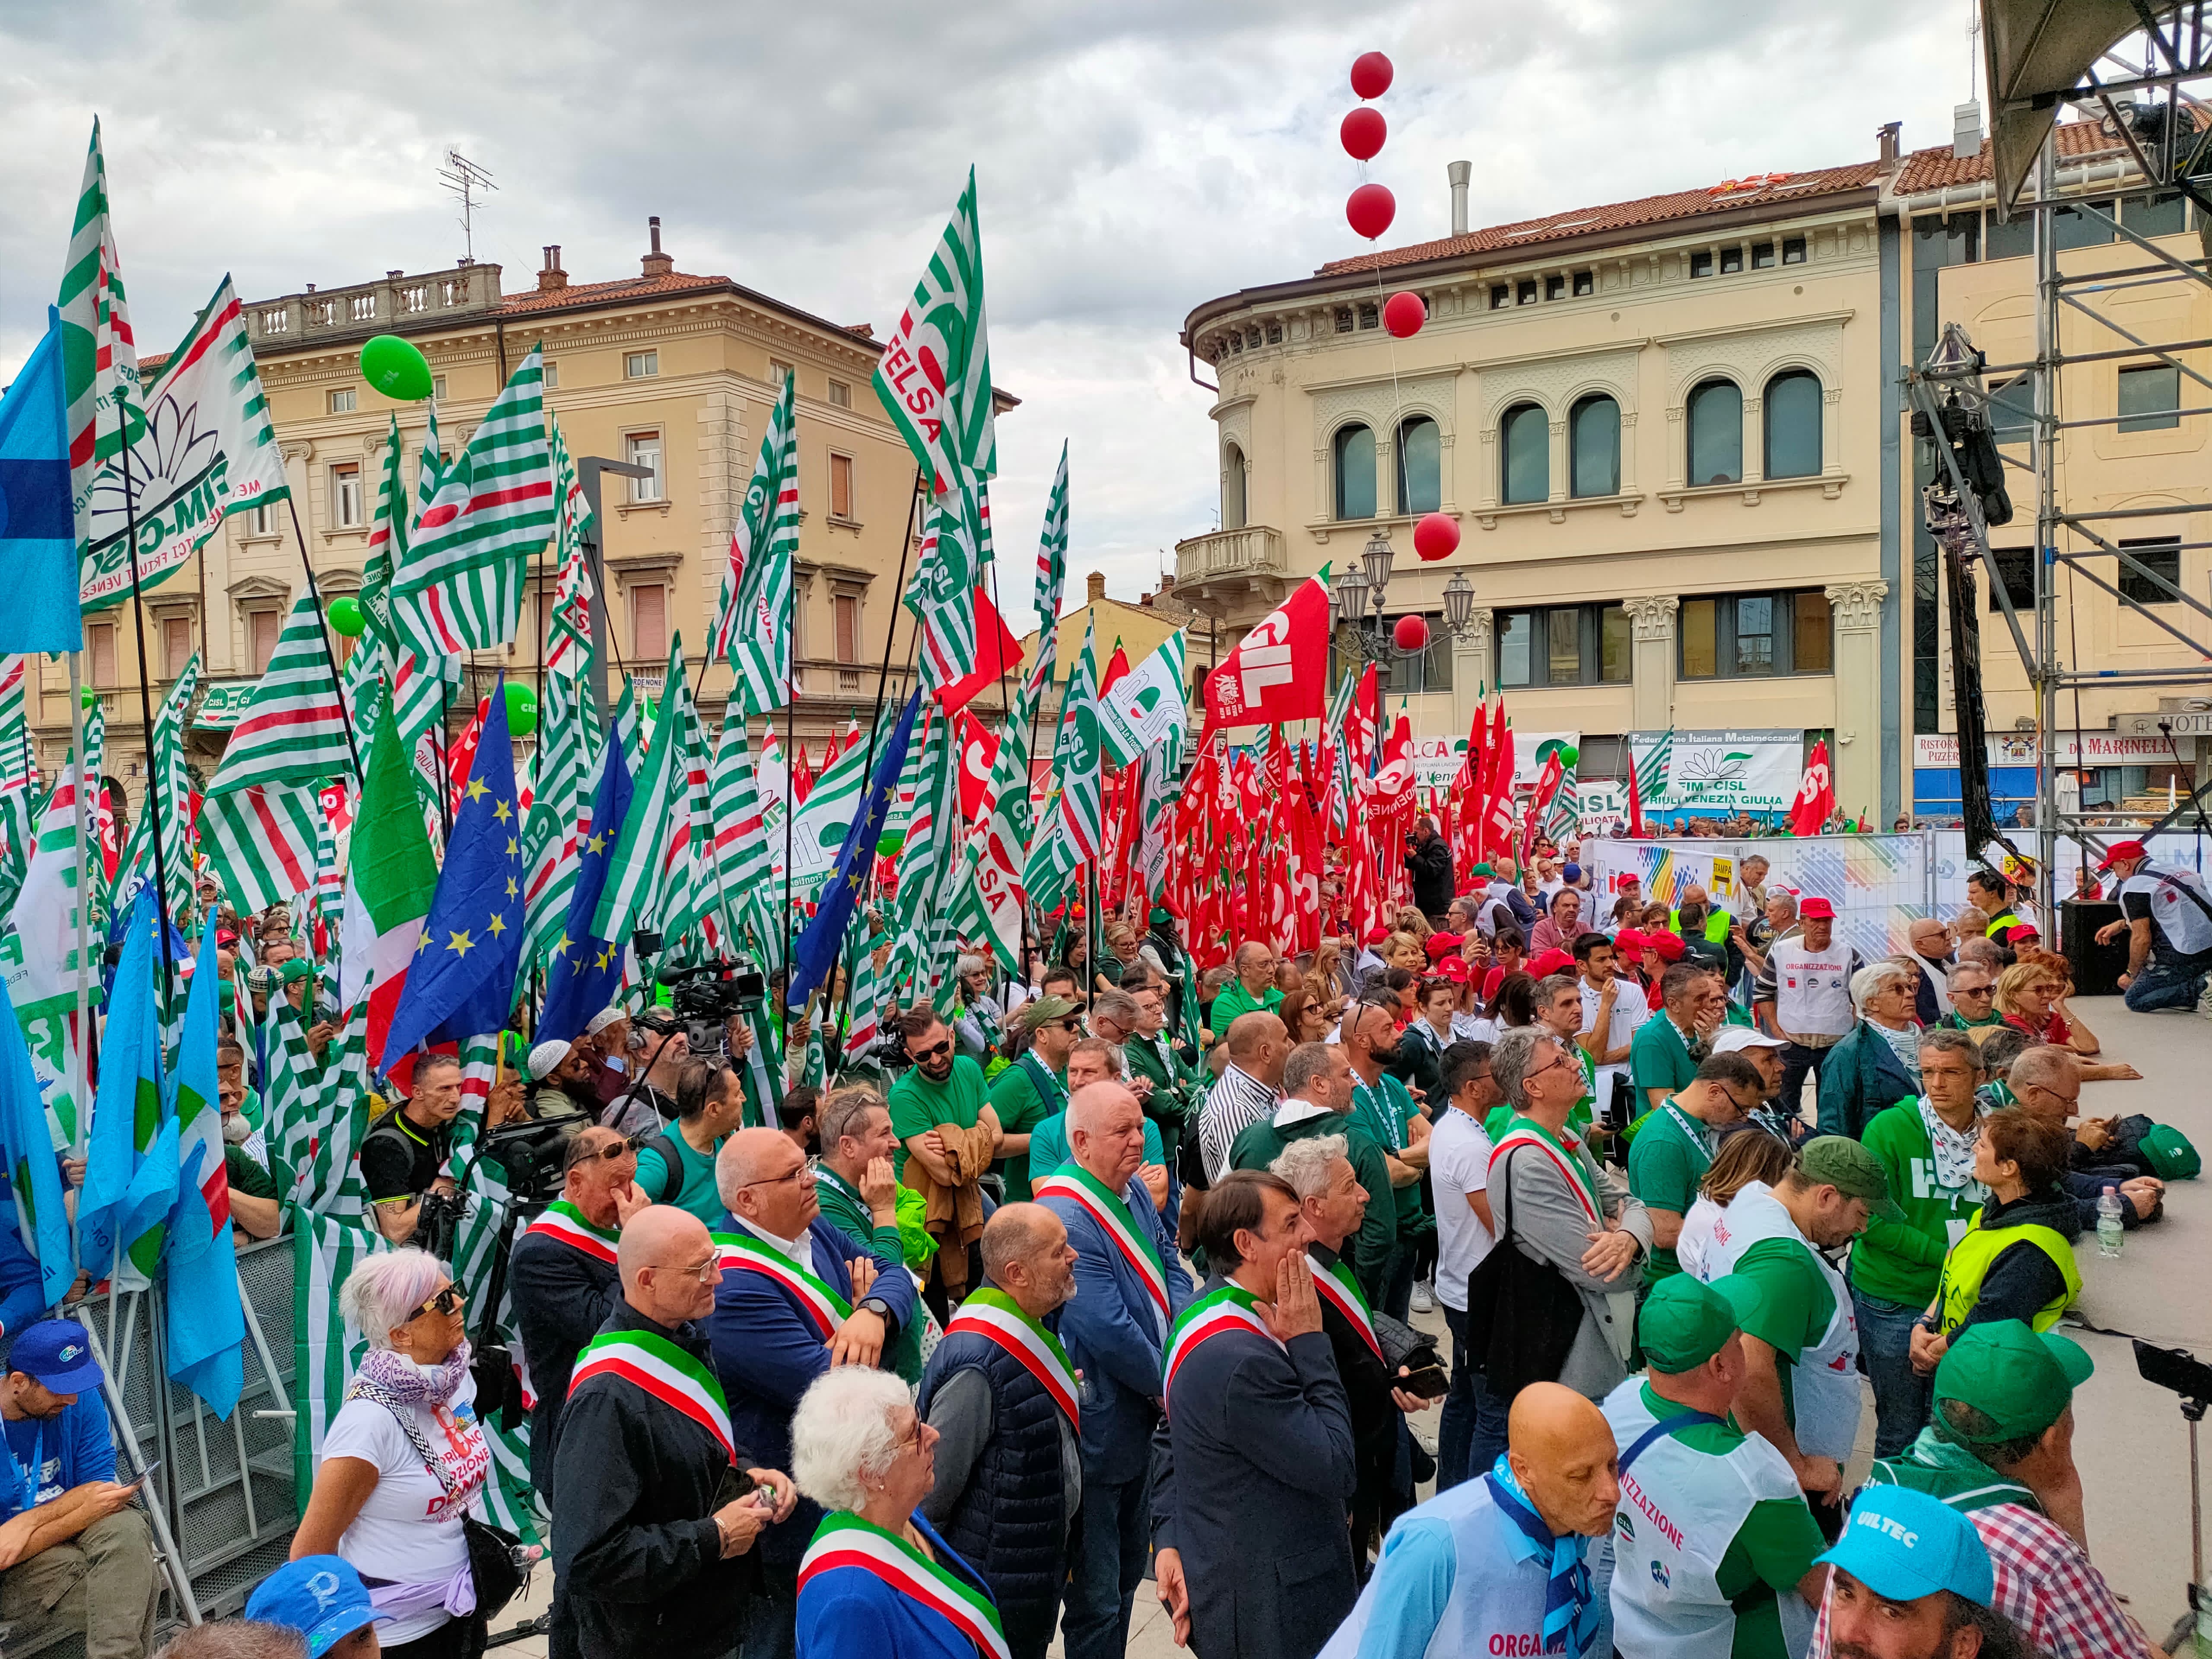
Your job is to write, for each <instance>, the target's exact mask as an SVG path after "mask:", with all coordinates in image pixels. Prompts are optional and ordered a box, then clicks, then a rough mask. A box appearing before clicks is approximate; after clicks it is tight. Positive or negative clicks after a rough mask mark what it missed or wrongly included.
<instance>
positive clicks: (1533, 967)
mask: <svg viewBox="0 0 2212 1659" xmlns="http://www.w3.org/2000/svg"><path fill="white" fill-rule="evenodd" d="M1574 969H1575V959H1574V957H1571V956H1570V955H1569V954H1568V953H1567V952H1566V951H1562V950H1560V949H1559V948H1558V947H1557V946H1556V945H1555V946H1553V948H1552V949H1551V950H1548V951H1545V952H1544V954H1543V955H1542V956H1541V957H1537V958H1536V959H1535V960H1534V962H1532V963H1529V964H1528V971H1529V972H1530V973H1531V974H1533V975H1535V976H1536V977H1537V978H1538V979H1541V978H1543V977H1544V976H1545V975H1547V974H1571V973H1572V972H1573V971H1574Z"/></svg>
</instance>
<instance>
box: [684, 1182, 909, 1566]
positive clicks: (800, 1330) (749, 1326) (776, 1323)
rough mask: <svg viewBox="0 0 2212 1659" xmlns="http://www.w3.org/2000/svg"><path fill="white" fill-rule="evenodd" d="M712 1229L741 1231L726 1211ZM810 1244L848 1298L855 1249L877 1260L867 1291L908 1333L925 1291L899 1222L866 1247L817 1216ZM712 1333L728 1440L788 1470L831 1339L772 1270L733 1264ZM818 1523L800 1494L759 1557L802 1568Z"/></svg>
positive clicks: (828, 1280) (823, 1273)
mask: <svg viewBox="0 0 2212 1659" xmlns="http://www.w3.org/2000/svg"><path fill="white" fill-rule="evenodd" d="M714 1231H717V1232H725V1233H733V1232H743V1231H744V1228H742V1227H741V1226H739V1225H738V1223H737V1221H736V1220H735V1219H734V1218H732V1217H731V1216H729V1215H728V1214H724V1216H723V1217H722V1219H721V1222H720V1225H718V1226H717V1227H716V1228H715V1230H714ZM806 1243H808V1244H809V1245H810V1246H811V1249H812V1251H813V1260H812V1261H810V1262H807V1263H805V1266H807V1267H811V1269H812V1270H813V1273H814V1276H815V1277H816V1278H817V1279H820V1280H821V1281H822V1282H823V1284H825V1285H829V1286H830V1287H831V1288H832V1289H834V1290H835V1291H836V1292H837V1294H838V1295H840V1296H842V1297H844V1298H845V1299H846V1300H847V1301H848V1302H849V1301H851V1300H852V1297H853V1275H852V1272H851V1270H850V1269H849V1268H848V1267H846V1266H845V1264H846V1262H848V1261H850V1260H852V1259H853V1258H854V1256H862V1255H865V1256H869V1257H872V1258H873V1260H874V1261H875V1264H876V1282H875V1286H874V1288H873V1289H872V1290H871V1291H869V1292H868V1294H869V1295H870V1296H872V1297H881V1298H882V1299H883V1302H884V1305H885V1306H886V1307H888V1308H889V1309H890V1311H891V1322H892V1326H893V1329H894V1330H903V1329H904V1328H906V1326H907V1325H908V1322H910V1321H912V1320H913V1318H914V1317H915V1304H916V1302H917V1301H918V1300H919V1297H917V1295H916V1293H915V1287H914V1275H913V1274H912V1273H908V1271H907V1270H906V1263H905V1262H904V1261H902V1260H901V1258H900V1255H899V1244H898V1230H897V1229H896V1228H894V1227H884V1228H879V1229H878V1230H877V1232H876V1235H875V1237H874V1238H873V1239H872V1240H870V1241H869V1243H866V1244H862V1243H857V1242H856V1241H855V1240H854V1239H853V1238H852V1237H850V1236H849V1235H848V1234H847V1233H844V1232H842V1231H840V1230H839V1229H838V1228H837V1227H836V1226H835V1225H832V1224H831V1223H830V1221H829V1218H827V1217H825V1216H817V1217H816V1218H814V1223H813V1225H811V1226H810V1227H809V1228H807V1230H806ZM707 1335H708V1340H710V1341H712V1343H713V1344H714V1370H716V1371H717V1372H718V1373H720V1376H721V1379H722V1393H723V1395H725V1397H726V1399H727V1401H728V1402H729V1407H730V1437H731V1439H732V1440H734V1441H735V1442H736V1443H738V1445H740V1446H743V1447H744V1448H746V1449H748V1450H749V1451H750V1453H751V1454H752V1455H753V1457H754V1459H755V1465H754V1467H756V1468H771V1469H781V1470H782V1471H783V1472H784V1473H786V1474H789V1473H790V1471H791V1414H792V1413H793V1412H794V1411H796V1410H797V1409H798V1407H799V1395H803V1394H805V1392H806V1390H807V1389H808V1387H809V1386H810V1385H811V1383H813V1381H814V1379H815V1378H816V1377H817V1376H821V1375H822V1373H823V1372H824V1371H826V1370H829V1344H828V1343H827V1342H825V1341H823V1339H822V1332H821V1329H820V1328H819V1327H817V1325H816V1324H815V1322H814V1321H813V1320H812V1319H811V1317H810V1316H808V1315H807V1314H806V1313H805V1312H804V1311H803V1310H801V1309H800V1307H799V1303H798V1301H797V1300H796V1299H795V1298H794V1297H793V1296H792V1295H791V1294H790V1293H789V1292H788V1291H784V1290H782V1289H781V1288H779V1287H778V1286H777V1285H775V1282H774V1281H773V1280H771V1279H769V1278H768V1276H767V1275H766V1274H764V1273H747V1272H744V1271H742V1270H738V1271H734V1272H733V1271H730V1270H725V1271H724V1272H723V1274H722V1282H721V1284H720V1286H719V1287H717V1289H716V1290H715V1291H714V1312H713V1314H711V1315H710V1316H708V1320H707ZM884 1346H885V1349H886V1351H888V1349H889V1347H890V1333H888V1332H887V1333H885V1335H884ZM821 1522H822V1506H821V1505H820V1504H816V1503H814V1502H813V1501H812V1500H811V1499H809V1498H800V1499H799V1507H798V1509H796V1510H793V1512H792V1516H791V1519H789V1520H788V1521H786V1522H783V1523H782V1524H781V1526H771V1527H769V1528H768V1529H767V1531H766V1533H765V1534H763V1537H762V1539H761V1559H762V1560H763V1562H765V1563H768V1564H770V1565H777V1566H782V1567H785V1568H787V1569H789V1570H796V1568H797V1566H798V1564H799V1557H800V1556H802V1555H804V1554H805V1553H806V1546H807V1544H808V1543H809V1542H810V1541H811V1540H812V1538H813V1536H814V1528H816V1527H817V1526H819V1525H820V1524H821Z"/></svg>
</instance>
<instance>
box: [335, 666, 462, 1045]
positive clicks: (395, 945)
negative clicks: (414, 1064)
mask: <svg viewBox="0 0 2212 1659" xmlns="http://www.w3.org/2000/svg"><path fill="white" fill-rule="evenodd" d="M367 771H368V775H367V777H366V778H365V779H364V781H362V791H361V810H360V811H358V812H357V813H356V815H355V817H354V829H353V846H352V848H351V851H350V854H349V857H348V859H347V861H346V879H345V922H344V930H343V933H342V934H341V935H340V937H341V938H343V939H344V940H345V950H344V951H343V955H342V956H341V957H340V959H339V980H338V1000H339V1002H340V1003H341V1004H343V1006H344V1007H345V1008H346V1009H347V1011H348V1012H349V1013H350V1012H351V1011H352V1010H353V1009H354V1008H355V1007H356V1006H358V1005H359V1003H360V1001H361V999H362V996H363V995H364V994H366V995H367V997H368V1066H369V1072H370V1074H371V1075H372V1076H376V1075H380V1074H381V1073H383V1071H384V1069H385V1065H384V1061H385V1055H384V1042H385V1038H386V1036H389V1035H390V1033H391V1030H392V1014H393V1013H394V1012H396V1011H397V1010H398V1006H399V994H400V993H401V992H402V991H403V990H404V989H405V988H406V985H407V969H408V965H409V963H412V962H413V961H414V959H415V949H416V945H419V944H420V943H421V942H422V924H423V922H424V921H427V920H428V917H429V915H430V899H431V896H432V895H433V894H434V893H435V892H436V891H437V887H438V860H437V858H436V857H435V854H432V853H431V851H430V837H429V834H428V831H427V830H426V829H424V827H423V823H422V805H421V803H420V801H419V800H418V799H417V798H416V793H415V783H414V778H413V775H412V772H411V771H410V768H409V766H408V763H407V751H406V750H405V749H404V746H403V745H402V744H401V743H400V741H399V728H398V726H397V725H396V724H394V722H393V720H392V699H391V698H389V697H386V698H385V699H384V700H383V702H382V704H381V705H380V707H379V708H378V709H377V713H376V731H375V736H374V738H372V739H371V741H370V744H369V749H368V768H367Z"/></svg>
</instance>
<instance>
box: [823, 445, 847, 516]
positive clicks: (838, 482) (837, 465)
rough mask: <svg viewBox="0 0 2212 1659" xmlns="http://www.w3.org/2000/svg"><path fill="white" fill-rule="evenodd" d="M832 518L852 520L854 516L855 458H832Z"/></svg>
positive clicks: (830, 475)
mask: <svg viewBox="0 0 2212 1659" xmlns="http://www.w3.org/2000/svg"><path fill="white" fill-rule="evenodd" d="M829 516H830V517H831V518H833V519H850V518H851V517H852V516H853V458H852V457H851V456H850V455H832V456H831V457H830V458H829Z"/></svg>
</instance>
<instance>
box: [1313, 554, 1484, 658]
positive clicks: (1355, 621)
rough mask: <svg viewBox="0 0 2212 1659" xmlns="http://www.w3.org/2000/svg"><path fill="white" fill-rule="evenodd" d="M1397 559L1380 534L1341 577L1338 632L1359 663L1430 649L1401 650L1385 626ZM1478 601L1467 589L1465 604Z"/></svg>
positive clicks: (1351, 654) (1472, 590) (1339, 581)
mask: <svg viewBox="0 0 2212 1659" xmlns="http://www.w3.org/2000/svg"><path fill="white" fill-rule="evenodd" d="M1394 557H1395V556H1394V554H1393V552H1392V550H1391V547H1390V541H1389V538H1388V537H1387V536H1384V535H1383V533H1382V532H1380V531H1377V532H1376V533H1375V534H1374V535H1372V536H1370V537H1369V538H1367V545H1366V546H1364V547H1363V548H1361V549H1360V550H1359V559H1358V562H1357V563H1355V564H1352V565H1349V566H1347V567H1346V570H1345V573H1344V574H1343V575H1341V576H1340V577H1338V578H1337V582H1336V619H1337V624H1338V631H1339V633H1340V636H1341V642H1342V644H1343V647H1344V649H1345V651H1346V654H1347V655H1349V656H1350V657H1351V658H1352V659H1353V660H1354V661H1355V662H1358V663H1363V664H1364V663H1370V662H1372V663H1383V662H1395V661H1397V660H1399V659H1402V658H1406V657H1418V656H1419V655H1420V654H1421V652H1422V651H1425V650H1426V649H1427V648H1428V647H1426V646H1425V645H1424V646H1423V647H1421V648H1420V650H1415V651H1404V650H1401V649H1400V648H1399V647H1398V644H1397V641H1395V640H1394V639H1393V638H1392V637H1391V633H1390V630H1389V629H1388V628H1385V627H1384V626H1383V595H1384V593H1385V592H1387V591H1388V590H1389V586H1390V566H1391V563H1392V562H1393V559H1394ZM1459 580H1460V582H1461V585H1462V586H1466V578H1465V577H1464V576H1463V575H1462V577H1461V578H1460V579H1459ZM1448 597H1449V596H1448ZM1473 602H1474V589H1473V588H1472V587H1467V599H1466V601H1465V603H1467V604H1470V605H1471V604H1472V603H1473ZM1370 607H1371V609H1372V611H1373V615H1372V617H1370V615H1369V612H1370Z"/></svg>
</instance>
